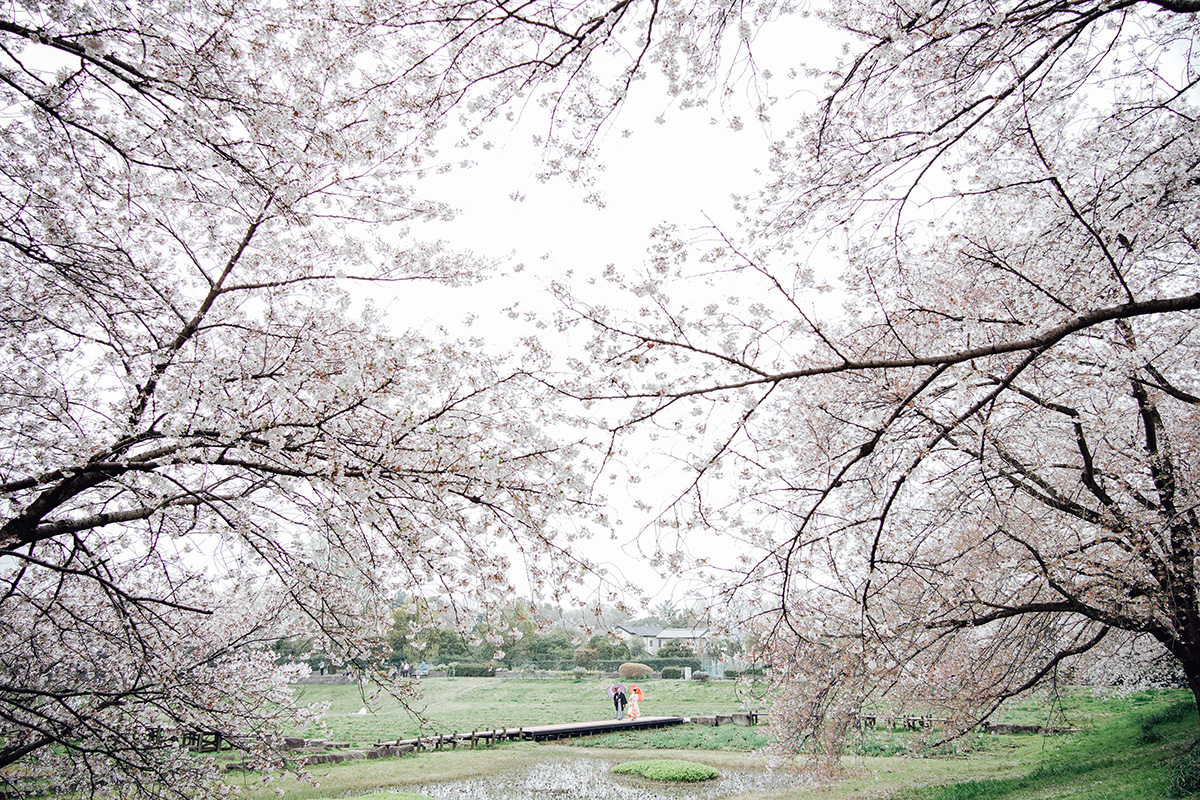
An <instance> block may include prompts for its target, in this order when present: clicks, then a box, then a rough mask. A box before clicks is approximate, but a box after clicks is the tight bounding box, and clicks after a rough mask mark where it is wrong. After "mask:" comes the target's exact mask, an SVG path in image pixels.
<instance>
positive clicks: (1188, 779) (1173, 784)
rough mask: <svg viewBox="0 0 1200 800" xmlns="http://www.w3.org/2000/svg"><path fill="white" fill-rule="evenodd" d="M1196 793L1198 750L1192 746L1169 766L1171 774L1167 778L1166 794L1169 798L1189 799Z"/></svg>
mask: <svg viewBox="0 0 1200 800" xmlns="http://www.w3.org/2000/svg"><path fill="white" fill-rule="evenodd" d="M1197 792H1200V748H1197V747H1196V745H1192V746H1191V748H1189V749H1188V751H1187V752H1186V753H1184V754H1183V755H1182V756H1180V757H1179V760H1178V761H1176V762H1175V763H1174V764H1172V765H1171V772H1170V774H1169V775H1168V776H1167V794H1168V795H1169V796H1170V797H1191V796H1192V795H1193V794H1196V793H1197Z"/></svg>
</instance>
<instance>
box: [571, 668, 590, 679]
mask: <svg viewBox="0 0 1200 800" xmlns="http://www.w3.org/2000/svg"><path fill="white" fill-rule="evenodd" d="M571 676H572V677H574V678H575V680H577V681H581V680H583V679H584V678H585V677H587V667H575V669H573V670H571Z"/></svg>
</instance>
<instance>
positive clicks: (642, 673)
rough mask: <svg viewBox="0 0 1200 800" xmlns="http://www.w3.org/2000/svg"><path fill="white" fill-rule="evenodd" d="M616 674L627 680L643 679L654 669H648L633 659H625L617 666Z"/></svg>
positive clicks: (651, 673) (652, 672)
mask: <svg viewBox="0 0 1200 800" xmlns="http://www.w3.org/2000/svg"><path fill="white" fill-rule="evenodd" d="M617 674H618V675H620V676H621V677H622V678H624V679H625V680H627V681H644V680H646V678H649V677H650V676H651V675H653V674H654V670H652V669H650V668H649V667H648V666H646V665H645V664H638V663H636V662H633V661H626V662H625V663H624V664H622V665H621V666H620V667H618V668H617Z"/></svg>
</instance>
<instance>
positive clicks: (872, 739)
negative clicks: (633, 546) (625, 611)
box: [231, 678, 1200, 800]
mask: <svg viewBox="0 0 1200 800" xmlns="http://www.w3.org/2000/svg"><path fill="white" fill-rule="evenodd" d="M607 683H608V682H607V681H604V682H601V681H600V680H598V679H589V680H584V681H579V682H576V681H573V680H570V679H563V680H538V679H522V678H499V679H497V678H433V679H428V680H426V681H424V682H423V689H424V701H423V702H424V707H425V713H426V714H427V715H428V716H429V718H430V720H431V725H432V727H433V728H435V729H437V730H459V731H468V730H472V729H474V728H481V729H482V728H486V727H497V726H501V725H507V726H510V727H515V726H519V725H534V724H541V723H548V722H563V721H576V720H588V719H606V718H607V717H608V715H609V712H610V709H611V705H610V703H609V701H608V698H607V695H606V694H605V693H604V689H605V688H606V686H607ZM639 685H641V686H643V688H644V689H645V690H646V701H645V703H643V710H644V712H645V713H646V714H650V715H659V714H678V715H681V716H699V715H705V714H710V713H714V712H728V711H733V710H735V709H736V708H737V707H738V705H739V703H738V700H737V697H736V696H735V694H734V687H733V685H732V684H729V683H715V684H708V685H703V684H695V683H686V682H682V681H645V682H641V683H640V684H639ZM299 691H300V693H299V696H300V697H301V698H302V699H303V700H304V701H306V702H309V701H322V702H329V703H330V715H329V721H328V727H329V733H330V734H331V735H333V736H334V738H337V739H340V740H343V741H352V742H358V743H369V742H372V741H376V740H382V739H394V738H397V737H400V736H409V735H412V734H413V733H415V732H416V731H417V728H418V726H417V725H416V724H415V723H414V722H413V721H412V720H411V719H409V718H408V717H407V714H406V712H404V710H403V709H402V708H401V707H400V706H399V705H398V704H396V703H395V702H394V701H387V702H382V701H380V702H377V703H376V704H374V706H373V707H372V708H371V709H370V711H369V713H368V714H358V713H356V712H358V711H359V710H360V709H361V708H363V707H364V698H363V696H362V695H361V693H360V692H359V691H358V690H357V689H356V688H355V687H345V686H339V687H326V686H323V687H302V688H300V690H299ZM997 721H1007V722H1015V723H1021V724H1032V723H1040V724H1052V725H1060V726H1065V725H1069V726H1072V727H1075V728H1078V729H1079V732H1078V733H1074V734H1069V735H1062V736H1051V737H1043V736H1036V735H1009V736H978V737H975V738H973V739H972V741H971V742H970V744H971V748H970V749H969V751H968V752H966V753H965V754H964V753H957V754H953V755H951V754H949V753H947V754H945V755H933V754H929V753H923V752H920V751H915V752H911V751H910V752H907V753H905V754H904V755H895V754H893V753H896V752H897V751H898V749H899V748H900V747H902V746H903V745H905V744H907V741H906V740H905V737H904V735H903V734H902V733H898V732H875V733H872V734H870V735H869V736H867V737H866V738H865V739H863V740H861V741H860V742H857V743H855V744H854V745H853V746H852V747H851V748H850V749H849V752H848V753H847V755H846V756H845V758H844V759H843V770H842V774H841V775H840V776H839V778H838V779H837V780H834V781H828V782H825V783H813V782H811V781H810V780H809V779H807V778H805V777H803V776H802V775H801V774H799V773H797V778H796V785H795V787H794V788H784V789H772V790H770V791H767V792H759V793H756V794H754V795H753V796H752V797H753V800H850V798H867V797H871V798H880V800H1040V799H1041V798H1055V799H1056V800H1134V799H1135V798H1137V799H1138V800H1141V799H1142V798H1151V799H1153V798H1165V797H1168V796H1171V795H1170V794H1169V792H1170V789H1171V770H1172V767H1173V765H1175V764H1177V763H1179V762H1180V759H1181V757H1182V756H1183V754H1184V753H1186V752H1187V751H1188V749H1189V748H1190V747H1191V745H1192V744H1193V742H1194V741H1195V740H1196V739H1197V736H1200V724H1198V721H1197V717H1196V711H1195V706H1194V701H1193V700H1192V697H1191V694H1190V693H1188V692H1185V691H1155V692H1140V693H1136V694H1133V695H1130V696H1128V697H1122V698H1104V697H1097V696H1093V695H1092V694H1091V693H1089V692H1085V691H1082V690H1077V691H1072V692H1069V693H1067V694H1066V695H1065V696H1063V697H1061V698H1058V699H1057V700H1055V701H1054V702H1051V701H1050V700H1049V699H1048V698H1047V697H1046V696H1044V695H1043V696H1038V697H1034V698H1032V699H1030V700H1028V701H1025V702H1023V703H1020V704H1016V705H1013V706H1012V707H1010V708H1006V709H1004V710H1003V712H1002V713H1001V714H1000V715H998V718H997ZM766 733H768V729H767V728H764V727H759V728H740V727H736V726H722V727H719V728H709V727H704V726H686V727H682V728H673V729H665V730H661V731H643V732H638V733H629V734H610V735H606V736H603V737H593V738H591V739H580V740H572V741H570V742H564V743H558V744H532V743H521V744H513V745H505V746H501V747H496V748H489V749H481V750H478V751H472V750H459V751H447V752H434V753H423V754H420V755H416V756H409V757H404V758H394V759H385V760H382V761H372V762H353V763H350V764H344V765H330V766H322V767H316V768H314V771H313V778H314V780H316V781H317V782H319V784H320V785H319V786H312V785H307V784H301V783H297V782H296V781H295V780H293V779H291V778H285V779H282V780H279V781H276V782H274V783H273V784H272V785H270V786H268V787H261V788H259V787H256V786H255V785H254V779H253V776H248V775H242V776H238V777H236V778H231V782H233V783H237V784H242V785H243V788H244V789H246V790H247V793H248V795H249V796H250V797H252V798H259V797H261V798H267V797H273V796H278V794H277V793H278V792H279V791H282V792H283V795H282V796H283V797H285V798H288V800H315V799H316V798H342V797H350V796H360V795H365V794H368V793H372V792H380V790H383V789H387V790H388V791H391V792H397V791H404V790H407V791H411V792H417V793H419V791H420V786H421V784H423V783H427V782H437V781H445V780H451V779H458V778H466V777H476V776H489V775H497V774H503V773H505V772H506V771H507V770H510V769H516V768H518V767H521V766H522V765H528V764H530V763H533V762H536V761H538V760H539V759H544V758H546V757H547V755H549V754H555V755H562V754H567V755H570V756H576V755H578V756H580V757H596V758H604V759H611V760H617V761H629V760H638V759H645V758H664V757H672V756H671V754H672V751H675V752H677V753H678V754H679V755H678V757H679V758H685V759H687V760H690V761H697V762H701V763H705V764H709V765H711V766H714V767H717V768H718V769H727V768H728V769H733V768H756V767H762V766H764V765H766V764H767V757H766V756H764V755H763V754H761V753H759V752H757V748H759V747H761V746H762V744H763V743H765V741H766V738H765V734H766ZM880 754H882V755H880ZM801 761H802V759H797V760H796V761H795V762H793V765H798V764H799V763H800V762H801ZM783 766H785V767H786V766H787V765H783ZM1196 772H1197V773H1198V774H1200V760H1198V761H1197V767H1196ZM1175 796H1191V795H1187V794H1183V795H1178V794H1176V795H1175ZM371 797H372V800H376V798H378V800H397V798H396V795H394V794H388V793H387V792H384V793H381V794H378V795H376V794H372V795H371ZM746 800H750V797H749V796H748V797H747V798H746Z"/></svg>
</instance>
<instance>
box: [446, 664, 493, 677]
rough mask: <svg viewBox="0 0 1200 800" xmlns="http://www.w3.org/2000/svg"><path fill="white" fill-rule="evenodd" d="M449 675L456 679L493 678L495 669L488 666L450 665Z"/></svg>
mask: <svg viewBox="0 0 1200 800" xmlns="http://www.w3.org/2000/svg"><path fill="white" fill-rule="evenodd" d="M449 673H450V674H451V675H453V676H454V677H456V678H494V677H495V676H496V668H495V667H493V666H491V665H490V664H458V663H456V664H451V665H450V669H449Z"/></svg>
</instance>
